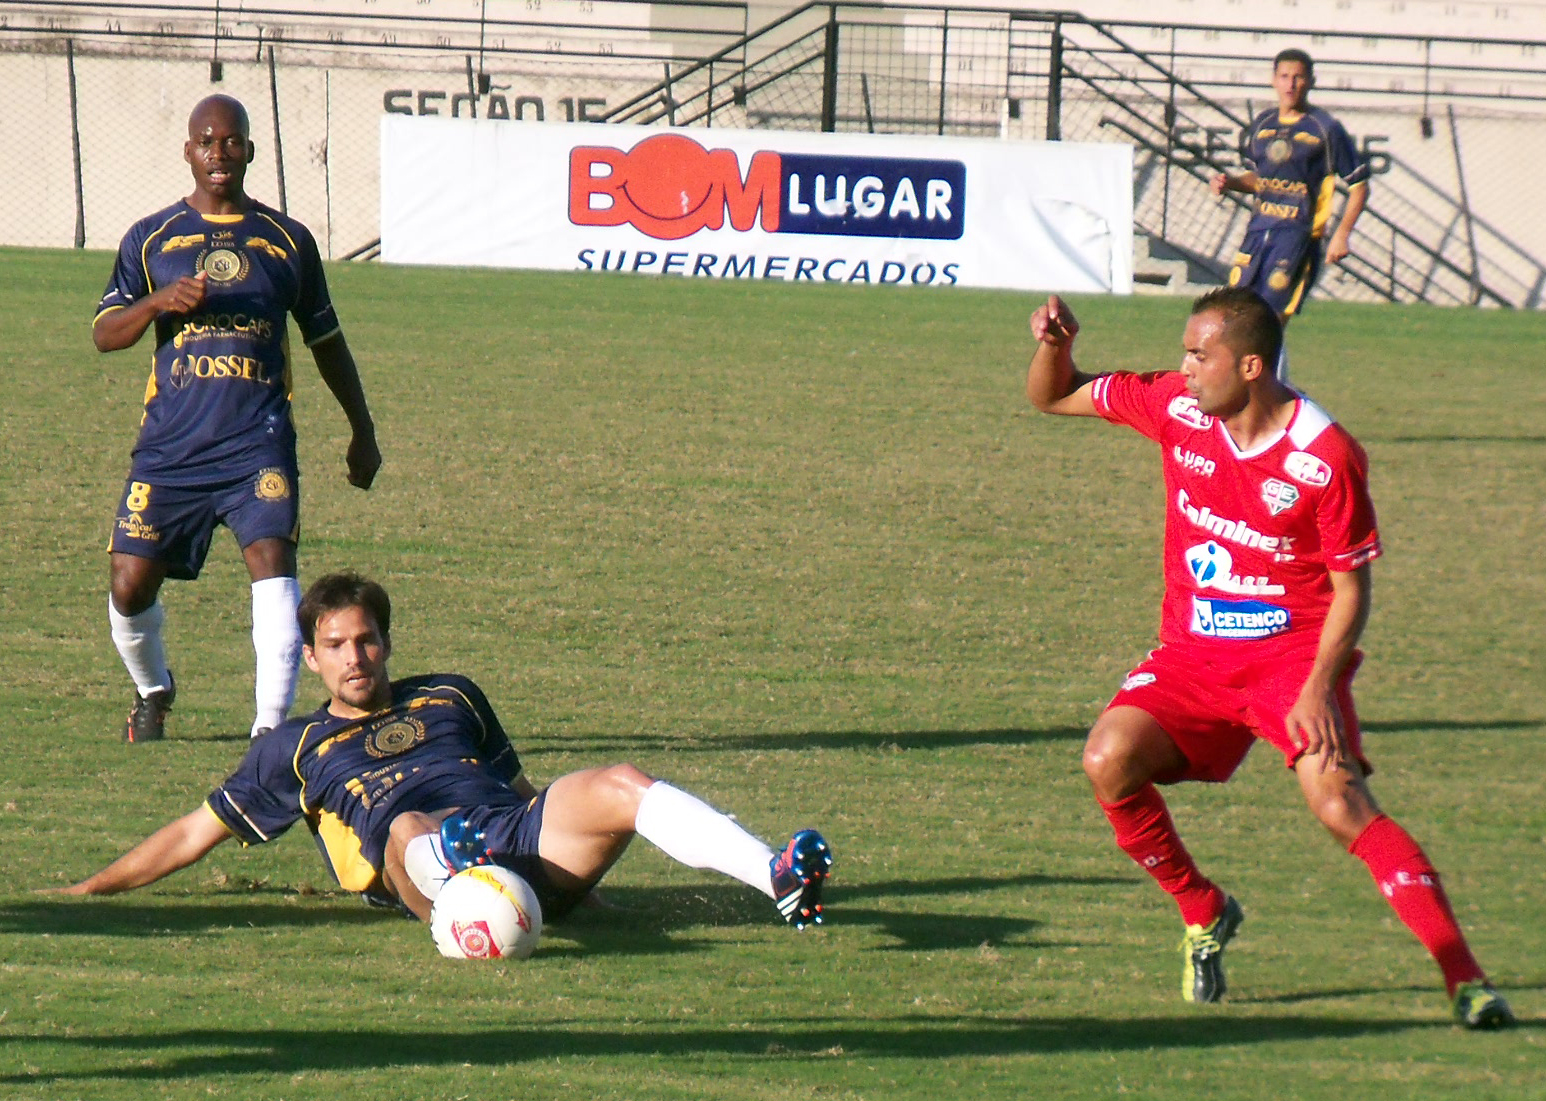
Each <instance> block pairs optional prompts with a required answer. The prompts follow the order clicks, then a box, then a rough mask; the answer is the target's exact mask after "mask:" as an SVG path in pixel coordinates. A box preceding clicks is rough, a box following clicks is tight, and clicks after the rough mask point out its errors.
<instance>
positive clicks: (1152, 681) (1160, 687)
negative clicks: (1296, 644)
mask: <svg viewBox="0 0 1546 1101" xmlns="http://www.w3.org/2000/svg"><path fill="white" fill-rule="evenodd" d="M1314 657H1315V655H1314V652H1313V651H1305V652H1303V653H1302V654H1298V655H1293V654H1290V655H1283V654H1281V653H1280V654H1275V655H1274V656H1272V657H1271V658H1263V659H1261V660H1258V661H1252V662H1246V663H1244V664H1241V665H1227V666H1226V665H1218V664H1215V663H1213V662H1209V661H1203V660H1199V659H1198V658H1197V657H1196V656H1195V655H1192V654H1185V653H1182V652H1179V651H1177V650H1175V649H1173V648H1167V647H1164V646H1162V647H1160V648H1159V649H1158V650H1155V651H1153V652H1152V653H1151V654H1150V655H1149V656H1148V658H1147V659H1145V661H1144V662H1143V664H1142V665H1140V666H1138V668H1136V669H1134V670H1133V671H1132V672H1131V673H1129V674H1128V675H1127V679H1126V680H1125V681H1123V682H1122V687H1121V688H1120V689H1119V690H1118V691H1117V694H1116V695H1115V696H1114V697H1112V700H1111V702H1110V703H1109V704H1107V705H1106V709H1107V710H1108V711H1109V710H1110V709H1111V708H1113V707H1136V708H1138V709H1139V710H1140V711H1146V712H1148V713H1149V714H1150V715H1152V716H1153V717H1154V721H1155V722H1157V723H1159V725H1160V727H1161V728H1162V729H1163V730H1164V731H1165V733H1166V734H1168V735H1170V740H1171V741H1173V742H1174V743H1175V744H1176V747H1177V748H1178V749H1180V750H1181V752H1182V753H1183V754H1184V755H1185V756H1186V760H1187V768H1186V769H1185V771H1183V772H1181V773H1178V774H1176V775H1173V776H1162V777H1158V778H1157V779H1158V782H1160V783H1162V784H1173V783H1176V782H1178V781H1180V780H1203V781H1207V782H1211V783H1223V782H1224V781H1225V780H1228V779H1229V778H1230V776H1232V775H1233V774H1234V771H1235V769H1237V768H1239V767H1240V762H1241V761H1243V760H1245V755H1246V754H1247V753H1249V752H1250V751H1251V746H1253V745H1255V744H1256V739H1258V738H1260V739H1262V740H1263V741H1266V742H1271V743H1272V744H1273V745H1274V746H1276V747H1277V748H1278V750H1279V751H1280V752H1281V753H1282V754H1283V757H1284V760H1285V762H1286V764H1287V765H1288V766H1289V767H1290V768H1292V767H1293V765H1294V762H1295V761H1297V760H1298V759H1299V757H1300V755H1301V754H1302V753H1303V752H1304V751H1303V750H1301V749H1299V748H1298V747H1297V746H1295V745H1294V743H1293V742H1291V741H1290V740H1289V737H1288V729H1287V728H1286V727H1285V726H1284V723H1283V720H1284V717H1285V716H1287V714H1288V713H1289V711H1290V710H1291V709H1292V708H1293V706H1294V703H1295V701H1296V700H1298V698H1299V692H1300V690H1301V689H1302V688H1303V687H1304V682H1305V681H1306V680H1308V679H1309V677H1310V667H1311V666H1312V665H1313V664H1314ZM1362 662H1363V654H1362V652H1356V653H1354V655H1353V660H1352V661H1350V662H1348V664H1347V668H1346V669H1345V670H1344V671H1343V673H1342V678H1341V679H1340V680H1339V681H1337V705H1338V707H1339V708H1340V709H1341V711H1342V725H1343V728H1344V729H1345V730H1346V731H1347V744H1348V748H1349V750H1350V751H1351V752H1352V754H1353V756H1354V758H1356V759H1357V761H1358V763H1359V764H1360V765H1362V766H1363V771H1364V773H1365V774H1366V775H1367V774H1368V773H1370V772H1373V771H1374V769H1373V767H1372V766H1371V765H1370V764H1369V761H1368V758H1366V757H1365V756H1364V755H1363V739H1362V736H1361V734H1360V732H1359V729H1358V712H1357V711H1356V710H1355V709H1354V707H1353V674H1354V673H1356V672H1357V671H1358V666H1359V665H1360V664H1361V663H1362Z"/></svg>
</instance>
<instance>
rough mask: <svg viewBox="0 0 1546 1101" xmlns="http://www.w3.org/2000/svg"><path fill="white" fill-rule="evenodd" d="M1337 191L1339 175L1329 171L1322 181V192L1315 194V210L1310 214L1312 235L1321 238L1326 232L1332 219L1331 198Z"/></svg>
mask: <svg viewBox="0 0 1546 1101" xmlns="http://www.w3.org/2000/svg"><path fill="white" fill-rule="evenodd" d="M1336 193H1337V177H1336V176H1335V175H1334V174H1332V173H1330V172H1328V173H1327V174H1326V178H1325V179H1324V180H1322V181H1321V190H1320V194H1319V195H1317V196H1315V210H1314V211H1313V212H1312V213H1311V215H1310V236H1311V237H1315V238H1319V237H1320V235H1321V234H1322V233H1325V232H1326V223H1327V221H1329V220H1330V219H1331V199H1332V196H1333V195H1335V194H1336Z"/></svg>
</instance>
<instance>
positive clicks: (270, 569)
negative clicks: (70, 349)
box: [91, 95, 381, 742]
mask: <svg viewBox="0 0 1546 1101" xmlns="http://www.w3.org/2000/svg"><path fill="white" fill-rule="evenodd" d="M249 131H250V127H249V124H248V120H247V112H246V109H245V108H243V107H242V105H241V103H239V102H238V101H237V100H235V99H232V98H231V97H230V96H224V95H215V96H209V97H207V98H205V99H203V100H200V101H199V102H198V104H197V105H195V106H194V108H193V113H192V114H191V115H190V116H189V118H188V140H187V142H186V143H184V145H183V159H184V160H185V161H187V162H188V166H189V168H190V169H192V172H193V191H192V193H191V194H189V195H188V196H187V197H186V198H184V199H180V200H178V201H177V202H176V203H174V204H172V205H171V206H169V207H167V208H166V209H164V210H159V211H157V212H156V213H154V214H151V215H149V216H148V217H145V218H142V219H140V220H139V221H138V222H136V223H135V224H134V225H133V226H132V227H130V229H129V231H128V233H126V234H125V235H124V238H123V241H122V243H121V244H120V246H119V249H118V261H117V263H116V265H115V266H114V268H113V275H112V278H111V279H110V280H109V282H108V285H107V290H106V292H105V293H104V294H103V295H102V301H101V304H100V305H99V306H98V308H97V315H96V319H95V320H94V321H93V323H92V328H91V336H92V341H93V342H94V343H95V344H96V346H97V350H98V351H102V352H112V351H118V350H120V349H124V348H129V347H132V346H133V345H135V344H136V343H138V342H139V340H140V338H141V337H142V336H144V335H145V332H146V330H149V329H154V341H155V348H154V350H153V352H152V354H151V373H150V378H149V381H148V382H147V384H146V387H145V413H144V417H143V419H142V421H141V426H140V434H139V439H138V440H137V441H136V443H135V445H134V450H133V454H132V457H131V460H130V465H129V476H128V478H127V479H126V481H125V484H124V489H123V494H122V496H121V497H120V498H119V504H118V511H117V514H116V515H115V517H114V520H113V528H112V535H111V538H110V540H109V544H108V550H109V552H110V555H111V574H112V593H111V597H110V600H109V605H108V617H109V621H110V623H111V627H112V635H113V643H114V645H115V646H116V647H117V648H118V653H119V655H120V656H121V657H122V658H123V662H124V665H125V667H126V668H127V669H128V671H129V675H130V677H131V679H132V680H133V682H134V687H135V694H134V704H133V707H132V708H131V709H130V712H129V717H128V721H127V722H126V723H125V726H124V733H123V736H124V740H125V741H128V742H146V741H156V740H159V739H160V738H161V737H163V735H164V730H165V720H166V713H167V711H168V710H170V709H171V706H172V701H173V699H174V698H175V695H176V686H175V684H174V682H173V679H172V673H171V670H170V669H169V668H168V666H167V656H166V646H165V642H164V639H163V626H164V621H165V615H164V612H163V609H162V604H161V601H160V600H159V599H158V597H159V594H160V591H161V584H162V582H163V581H164V580H166V579H167V578H168V577H171V578H174V579H178V580H193V579H194V578H196V577H198V575H199V571H200V570H201V569H202V567H203V564H204V560H205V557H206V555H207V554H208V552H209V546H210V542H211V539H212V538H213V535H214V531H215V528H216V527H218V526H220V525H224V526H226V527H227V528H229V529H230V530H231V533H232V534H233V535H234V536H235V537H236V542H237V545H238V546H239V547H240V548H241V553H242V558H243V560H244V561H245V563H246V565H247V571H248V573H249V574H250V576H251V578H252V641H253V649H254V651H255V653H256V687H255V716H254V719H253V723H252V734H253V736H254V737H256V736H258V735H259V734H260V733H262V732H263V731H265V730H267V729H270V728H272V727H275V726H278V725H279V724H280V723H281V722H282V721H284V719H285V717H286V715H287V714H288V713H289V709H290V705H291V704H292V703H293V702H294V698H295V683H296V677H297V673H298V668H299V661H300V651H301V637H300V632H299V629H298V628H297V626H296V620H295V610H296V606H297V605H298V604H299V602H300V595H301V594H300V586H299V583H298V582H297V580H296V572H297V571H296V546H297V543H298V540H299V537H300V507H299V493H300V485H299V471H298V467H297V461H296V441H295V426H294V423H293V421H292V419H291V415H290V391H291V377H292V375H291V371H292V364H291V362H290V347H291V345H290V338H289V332H288V329H289V324H288V321H289V319H290V318H293V319H294V321H295V326H296V328H297V330H298V331H299V333H300V337H301V339H302V341H303V342H304V343H305V345H306V346H307V347H308V348H310V349H311V354H312V357H313V359H314V360H315V361H316V364H317V370H318V371H319V372H320V373H321V375H322V379H323V381H324V382H325V383H326V384H327V387H328V389H329V390H330V391H331V392H332V394H333V396H334V398H336V399H337V401H338V404H339V406H340V407H341V408H342V409H343V411H344V415H345V416H346V417H347V418H348V421H349V427H350V430H351V433H352V437H351V439H350V442H349V447H348V453H347V455H346V459H345V461H346V465H347V468H348V474H347V476H348V479H349V481H350V483H352V484H353V485H356V486H358V487H359V488H361V489H369V488H370V485H371V482H372V481H373V480H374V479H375V476H376V471H377V470H378V469H379V468H380V466H381V452H380V451H379V450H378V448H377V446H376V434H375V426H374V423H373V422H372V420H371V416H370V410H369V408H368V406H367V404H366V401H365V393H364V389H363V388H362V386H361V384H360V376H359V372H358V370H357V369H356V367H355V363H354V357H353V356H352V355H351V354H350V351H349V345H348V343H347V342H346V341H345V340H344V335H343V330H342V329H341V328H340V327H339V323H338V317H337V315H336V314H335V313H334V310H333V303H332V300H331V298H330V297H329V295H328V289H327V281H326V279H325V277H324V276H323V272H322V259H321V256H320V254H319V252H318V250H317V244H316V241H315V239H314V238H313V237H312V235H311V233H310V231H308V230H307V229H306V227H305V226H303V225H301V224H300V223H299V222H297V221H295V220H294V219H293V218H289V217H287V216H285V215H284V214H281V213H280V212H279V211H277V210H274V209H272V208H271V207H268V206H265V205H264V204H263V203H260V202H258V201H257V200H255V199H253V198H251V197H250V196H248V195H247V193H246V190H245V187H244V184H245V180H246V175H247V168H248V166H249V165H250V164H251V163H252V161H253V157H254V155H255V152H256V149H255V147H254V145H253V143H252V140H251V138H250V136H249Z"/></svg>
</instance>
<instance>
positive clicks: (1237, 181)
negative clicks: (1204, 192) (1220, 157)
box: [1208, 172, 1261, 195]
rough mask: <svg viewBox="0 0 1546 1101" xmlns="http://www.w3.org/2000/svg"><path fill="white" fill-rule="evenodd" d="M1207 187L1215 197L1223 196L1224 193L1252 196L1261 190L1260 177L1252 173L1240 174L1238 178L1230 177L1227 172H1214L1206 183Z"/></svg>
mask: <svg viewBox="0 0 1546 1101" xmlns="http://www.w3.org/2000/svg"><path fill="white" fill-rule="evenodd" d="M1208 186H1209V188H1210V189H1211V190H1212V191H1213V193H1214V194H1215V195H1223V194H1224V192H1226V191H1238V192H1240V193H1241V194H1242V195H1254V194H1256V193H1257V192H1258V191H1260V190H1261V177H1259V176H1257V175H1256V173H1254V172H1242V173H1240V174H1239V175H1238V176H1231V175H1230V174H1229V173H1228V172H1216V173H1214V175H1213V178H1212V179H1210V180H1209V181H1208Z"/></svg>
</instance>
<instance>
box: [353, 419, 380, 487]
mask: <svg viewBox="0 0 1546 1101" xmlns="http://www.w3.org/2000/svg"><path fill="white" fill-rule="evenodd" d="M344 461H345V462H346V463H347V464H348V466H349V484H350V485H352V486H358V487H359V488H360V489H369V488H370V484H371V483H372V482H374V481H375V480H376V471H378V470H380V469H381V449H380V448H379V447H377V446H376V433H375V430H374V429H372V430H370V431H367V432H356V433H355V434H354V435H353V436H352V437H350V439H349V451H348V453H347V454H346V455H345V456H344Z"/></svg>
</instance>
